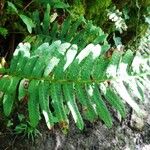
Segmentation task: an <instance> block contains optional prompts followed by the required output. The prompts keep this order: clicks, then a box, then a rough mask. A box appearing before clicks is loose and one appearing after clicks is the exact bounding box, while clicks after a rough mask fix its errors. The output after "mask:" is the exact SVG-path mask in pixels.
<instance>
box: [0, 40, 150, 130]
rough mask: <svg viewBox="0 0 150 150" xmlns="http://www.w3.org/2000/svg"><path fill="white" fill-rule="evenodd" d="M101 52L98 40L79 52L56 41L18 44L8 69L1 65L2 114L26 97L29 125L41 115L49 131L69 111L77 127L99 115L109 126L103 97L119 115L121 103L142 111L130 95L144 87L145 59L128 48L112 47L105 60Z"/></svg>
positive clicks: (147, 71) (147, 62)
mask: <svg viewBox="0 0 150 150" xmlns="http://www.w3.org/2000/svg"><path fill="white" fill-rule="evenodd" d="M106 51H107V50H106V49H103V48H102V46H101V45H99V44H96V45H94V44H88V45H87V46H86V47H85V48H84V49H82V50H79V51H78V46H77V45H76V44H70V43H67V42H64V43H61V41H59V40H57V41H54V42H52V44H51V45H49V44H48V43H43V44H42V45H40V46H39V47H38V48H37V49H35V50H34V51H32V50H31V46H30V44H29V43H24V44H22V43H21V44H19V46H18V48H17V49H16V50H15V52H14V55H13V58H12V60H11V63H10V67H9V68H8V69H5V68H1V74H2V76H1V77H0V91H2V92H3V97H2V102H3V110H4V114H5V115H6V116H9V115H10V113H11V111H12V108H13V105H14V103H16V102H17V101H20V102H21V101H22V100H23V98H24V97H26V96H27V97H28V112H29V120H30V123H31V125H32V126H33V127H36V126H37V125H38V123H39V120H40V115H41V113H42V114H43V115H44V118H45V121H46V124H47V126H48V128H49V129H51V128H52V126H53V125H54V124H55V123H57V122H59V123H67V124H68V123H69V120H68V115H69V114H70V113H71V114H72V116H73V119H74V121H75V123H76V125H77V127H78V128H79V129H83V128H84V122H83V117H84V118H85V119H87V120H90V121H94V120H95V119H98V118H100V119H101V120H103V121H104V123H105V124H106V125H107V126H108V127H111V126H112V116H111V114H110V111H109V109H108V108H107V105H106V101H107V102H109V103H110V104H111V105H112V107H113V108H115V109H116V110H117V111H118V112H119V113H120V114H121V116H122V117H125V114H126V111H125V104H124V102H127V103H128V104H129V105H130V106H131V107H132V108H133V109H134V110H135V111H136V112H137V113H138V114H142V111H141V109H140V108H139V106H138V104H137V103H136V102H135V101H134V100H133V98H132V96H136V97H138V98H139V99H141V100H142V99H143V96H144V95H143V92H144V86H147V87H148V86H149V85H148V83H147V82H149V75H150V67H149V65H150V59H149V58H145V59H144V58H142V56H140V55H139V54H134V53H133V52H132V51H131V50H128V51H126V52H125V54H122V53H121V52H120V51H114V53H113V55H112V57H111V58H107V57H106V55H105V54H106ZM78 106H79V107H78ZM80 109H81V110H80Z"/></svg>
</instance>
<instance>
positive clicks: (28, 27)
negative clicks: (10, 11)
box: [19, 15, 35, 33]
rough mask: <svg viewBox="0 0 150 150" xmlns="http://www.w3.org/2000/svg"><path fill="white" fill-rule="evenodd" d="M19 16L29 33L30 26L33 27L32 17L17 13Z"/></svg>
mask: <svg viewBox="0 0 150 150" xmlns="http://www.w3.org/2000/svg"><path fill="white" fill-rule="evenodd" d="M19 16H20V18H21V19H22V21H23V22H24V23H25V25H26V26H27V29H28V31H29V33H32V28H34V27H35V24H34V22H33V21H32V19H31V18H29V17H27V16H25V15H19Z"/></svg>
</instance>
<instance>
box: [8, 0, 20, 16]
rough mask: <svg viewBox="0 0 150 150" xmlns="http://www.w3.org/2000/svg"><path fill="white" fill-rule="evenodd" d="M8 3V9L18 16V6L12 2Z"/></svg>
mask: <svg viewBox="0 0 150 150" xmlns="http://www.w3.org/2000/svg"><path fill="white" fill-rule="evenodd" d="M7 3H8V7H10V9H11V10H12V11H13V12H15V13H17V14H18V10H17V8H16V6H15V5H14V4H13V3H12V2H9V1H8V2H7Z"/></svg>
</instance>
